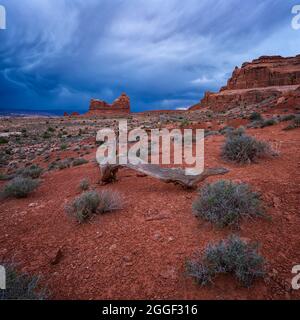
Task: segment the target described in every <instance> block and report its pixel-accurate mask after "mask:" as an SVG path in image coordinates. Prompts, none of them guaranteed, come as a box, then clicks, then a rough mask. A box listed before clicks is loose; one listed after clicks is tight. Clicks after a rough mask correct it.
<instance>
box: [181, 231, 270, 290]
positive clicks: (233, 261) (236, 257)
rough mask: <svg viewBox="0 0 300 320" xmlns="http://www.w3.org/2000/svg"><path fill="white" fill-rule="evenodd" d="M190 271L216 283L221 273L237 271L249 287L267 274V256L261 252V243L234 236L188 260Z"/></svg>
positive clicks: (205, 281) (202, 281)
mask: <svg viewBox="0 0 300 320" xmlns="http://www.w3.org/2000/svg"><path fill="white" fill-rule="evenodd" d="M186 271H187V275H188V276H190V277H193V278H194V279H195V280H196V281H197V283H199V284H200V285H201V286H205V285H208V284H211V283H213V280H214V278H215V277H216V276H217V275H219V274H226V273H229V274H233V275H234V276H235V277H236V278H237V279H238V281H239V282H240V283H241V284H242V285H243V286H245V287H250V286H251V285H252V283H253V281H254V280H256V279H258V278H263V277H264V275H265V259H264V258H263V257H262V256H261V255H260V254H259V253H258V244H257V243H247V242H244V241H242V240H241V239H240V238H239V237H238V236H230V237H229V238H228V239H225V240H222V241H220V242H219V243H217V244H209V245H208V246H207V247H206V248H205V250H204V253H203V254H200V253H199V252H198V253H196V254H195V255H194V257H193V258H192V259H191V260H188V261H187V263H186Z"/></svg>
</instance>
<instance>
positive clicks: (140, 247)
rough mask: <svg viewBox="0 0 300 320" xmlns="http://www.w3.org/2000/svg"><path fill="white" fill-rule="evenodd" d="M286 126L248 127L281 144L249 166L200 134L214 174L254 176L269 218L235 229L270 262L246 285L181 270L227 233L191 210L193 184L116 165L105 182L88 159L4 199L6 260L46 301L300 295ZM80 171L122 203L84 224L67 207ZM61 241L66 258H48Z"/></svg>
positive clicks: (295, 157)
mask: <svg viewBox="0 0 300 320" xmlns="http://www.w3.org/2000/svg"><path fill="white" fill-rule="evenodd" d="M284 126H286V124H280V125H277V126H273V127H268V128H265V129H259V130H248V132H249V133H250V134H251V135H254V136H257V137H258V138H260V139H264V140H266V141H269V142H271V143H272V145H273V147H274V148H275V149H277V150H278V151H279V152H280V155H279V157H276V158H271V159H262V160H260V161H259V162H258V163H256V164H252V165H246V166H239V165H234V164H228V163H226V162H224V161H223V160H222V159H221V157H220V148H221V145H222V143H223V140H224V137H222V136H214V137H209V138H207V139H206V150H205V152H206V161H205V164H206V166H207V167H213V166H224V167H228V168H230V170H231V171H230V173H229V174H227V175H226V176H224V177H221V178H226V179H232V180H236V181H243V182H247V183H249V184H251V185H252V186H253V188H254V189H255V190H257V191H260V192H261V193H262V197H263V200H264V202H265V205H266V207H267V212H268V214H269V215H270V216H271V217H272V221H267V220H262V219H255V220H253V221H249V222H244V223H242V225H241V230H240V231H239V234H240V235H241V237H244V238H247V239H251V240H257V241H259V242H261V245H262V246H261V253H262V254H263V255H264V256H265V257H266V259H267V261H268V276H267V277H266V280H265V281H258V282H256V283H255V284H254V285H253V287H251V288H250V289H245V288H242V287H241V286H240V285H239V284H238V283H237V282H236V280H235V279H234V278H233V277H232V276H231V275H228V276H224V277H218V278H217V279H216V281H215V284H214V285H213V286H212V287H208V288H201V287H199V286H197V285H196V284H195V283H194V282H193V280H192V279H190V278H187V277H185V275H184V263H185V260H186V259H187V258H188V257H189V256H191V255H192V253H193V252H194V250H196V249H203V248H204V247H205V246H206V245H207V243H208V242H210V241H216V240H218V239H221V238H224V237H227V236H228V235H229V234H230V233H231V232H232V230H230V229H225V230H217V229H215V228H213V227H212V226H211V225H210V224H209V223H206V222H204V221H201V220H197V219H196V218H195V217H194V216H193V215H192V212H191V204H192V202H193V199H194V198H195V196H196V192H187V191H184V190H182V189H180V188H179V187H176V186H173V185H168V184H164V183H162V182H159V181H157V180H155V179H152V178H149V177H137V175H136V173H135V172H133V171H130V170H121V172H120V174H119V181H118V182H117V183H115V184H113V185H111V186H105V187H102V186H99V185H98V184H97V180H98V175H99V172H98V169H97V167H96V165H95V164H93V163H89V164H87V165H84V166H81V167H76V168H70V169H66V170H63V171H57V172H50V173H47V174H45V175H44V176H43V179H42V180H43V181H42V183H41V186H40V187H39V189H38V190H37V191H36V192H35V193H34V194H32V195H31V196H30V197H29V198H27V199H20V200H15V199H12V200H6V201H3V202H1V204H0V243H1V246H0V259H5V260H11V259H13V260H14V261H16V262H19V263H20V265H19V268H20V270H22V271H26V272H30V273H34V274H41V275H42V277H43V284H47V285H48V287H49V289H50V291H51V293H52V296H51V298H52V299H276V298H280V299H299V298H300V291H292V290H291V284H290V283H291V278H292V274H291V269H292V267H293V266H294V265H295V264H300V233H299V231H300V213H299V192H300V188H299V183H300V177H299V164H300V151H299V143H300V134H299V133H300V131H299V129H297V130H292V131H282V128H283V127H284ZM91 157H92V156H91ZM85 177H88V178H89V179H90V181H91V182H92V187H94V188H96V189H98V190H100V189H103V188H111V190H117V191H119V192H121V193H122V194H123V196H124V199H125V203H124V209H123V210H120V211H118V212H114V213H111V214H107V215H103V216H97V217H95V218H94V219H93V220H92V221H90V222H89V223H87V224H84V225H78V224H77V223H76V222H74V221H72V220H70V219H69V218H68V217H67V216H66V214H65V212H64V206H65V204H66V203H67V202H68V201H70V200H72V199H73V198H74V197H75V196H77V195H78V194H80V191H79V189H78V185H79V182H80V181H81V180H82V179H83V178H85ZM218 179H220V177H212V178H210V179H208V180H207V182H211V181H215V180H218ZM202 185H203V184H200V187H201V186H202ZM59 248H61V250H62V253H63V257H62V259H61V261H60V262H59V263H58V264H57V265H51V263H50V261H51V259H53V257H55V254H56V252H57V250H58V249H59Z"/></svg>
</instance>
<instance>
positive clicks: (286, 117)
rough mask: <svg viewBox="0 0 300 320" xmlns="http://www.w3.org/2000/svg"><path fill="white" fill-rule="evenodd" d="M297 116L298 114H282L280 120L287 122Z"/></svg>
mask: <svg viewBox="0 0 300 320" xmlns="http://www.w3.org/2000/svg"><path fill="white" fill-rule="evenodd" d="M295 117H296V116H295V115H294V114H288V115H285V116H282V117H281V118H280V121H283V122H285V121H291V120H294V119H295Z"/></svg>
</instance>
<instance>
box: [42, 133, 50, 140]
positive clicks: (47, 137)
mask: <svg viewBox="0 0 300 320" xmlns="http://www.w3.org/2000/svg"><path fill="white" fill-rule="evenodd" d="M42 137H43V139H50V138H51V134H50V133H49V132H48V131H45V132H44V133H43V135H42Z"/></svg>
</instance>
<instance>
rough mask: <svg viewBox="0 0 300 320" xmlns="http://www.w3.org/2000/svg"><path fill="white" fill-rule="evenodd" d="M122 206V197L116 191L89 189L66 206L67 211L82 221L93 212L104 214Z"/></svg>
mask: <svg viewBox="0 0 300 320" xmlns="http://www.w3.org/2000/svg"><path fill="white" fill-rule="evenodd" d="M120 208H121V198H120V195H119V194H118V193H116V192H112V191H107V190H103V191H101V192H97V191H89V192H86V193H83V194H82V195H80V196H79V197H77V198H76V199H75V200H74V201H73V202H71V203H70V204H69V205H67V207H66V211H67V213H68V214H69V215H70V216H72V217H74V218H75V219H76V220H77V221H78V222H80V223H82V222H84V221H86V220H87V219H89V218H90V217H91V216H92V215H93V214H103V213H106V212H111V211H114V210H118V209H120Z"/></svg>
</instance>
